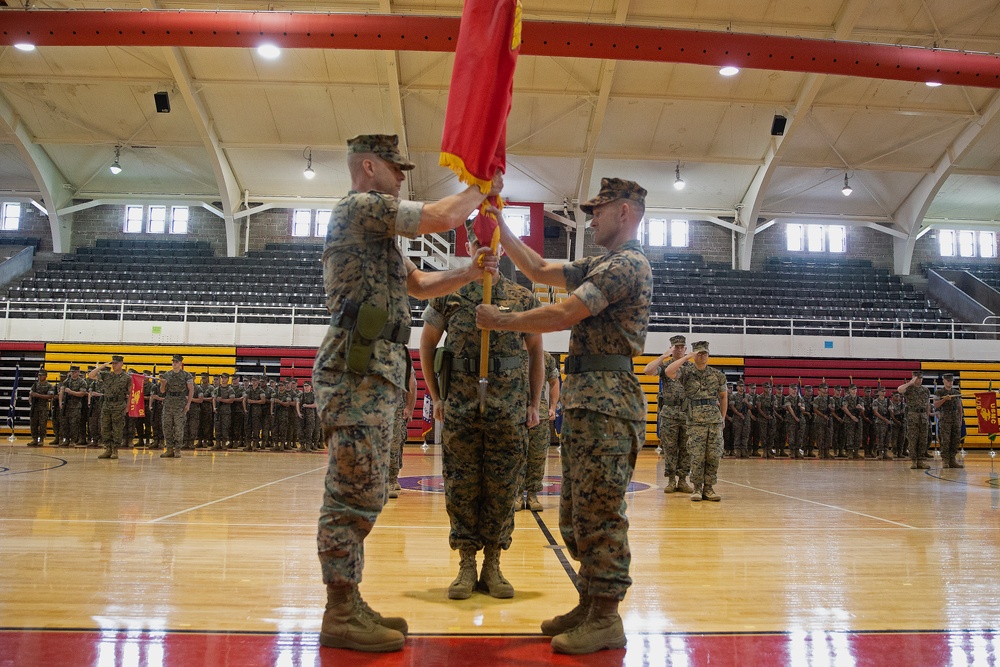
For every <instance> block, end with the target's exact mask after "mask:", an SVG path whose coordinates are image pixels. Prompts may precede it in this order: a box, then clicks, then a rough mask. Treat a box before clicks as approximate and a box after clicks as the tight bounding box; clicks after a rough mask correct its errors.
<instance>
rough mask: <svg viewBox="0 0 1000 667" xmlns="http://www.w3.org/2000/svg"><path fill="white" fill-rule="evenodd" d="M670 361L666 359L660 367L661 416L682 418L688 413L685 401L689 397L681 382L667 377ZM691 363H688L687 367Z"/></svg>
mask: <svg viewBox="0 0 1000 667" xmlns="http://www.w3.org/2000/svg"><path fill="white" fill-rule="evenodd" d="M670 361H671V360H670V359H664V360H663V363H662V364H661V365H660V374H659V375H660V395H659V400H660V414H661V415H663V416H665V417H673V418H680V417H683V416H685V415H686V413H687V410H685V408H684V399H685V398H686V396H687V395H686V394H685V393H684V385H682V384H681V382H680V380H678V379H677V378H674V379H670V378H668V377H667V374H666V369H667V366H669V365H670ZM690 363H691V362H690V361H688V362H686V364H685V365H687V364H690ZM692 365H694V364H692Z"/></svg>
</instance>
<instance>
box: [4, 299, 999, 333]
mask: <svg viewBox="0 0 1000 667" xmlns="http://www.w3.org/2000/svg"><path fill="white" fill-rule="evenodd" d="M422 310H423V308H422V306H421V305H417V304H412V306H411V314H412V324H413V326H420V325H421V320H420V315H421V313H422ZM0 314H2V317H3V318H4V319H5V320H6V319H45V320H105V321H130V320H143V321H161V322H211V323H219V324H227V323H228V324H285V325H302V324H312V325H325V324H326V323H327V322H328V321H329V317H330V315H329V313H328V311H327V309H326V308H325V307H323V306H304V305H289V306H275V305H267V306H251V305H238V304H224V303H217V304H206V303H176V302H174V303H153V302H148V303H147V302H133V301H101V302H87V301H23V300H21V301H16V300H7V301H0ZM649 328H650V331H655V332H673V333H696V332H697V333H714V334H737V335H745V336H753V335H771V336H835V337H848V338H859V337H880V338H941V339H994V340H995V339H997V338H998V334H1000V322H990V323H986V324H969V323H964V322H954V321H950V320H949V321H937V322H935V321H905V320H879V319H833V318H828V319H826V318H825V319H809V318H780V317H740V316H723V315H714V314H711V313H705V314H688V315H683V314H677V313H671V314H661V313H656V312H653V313H651V314H650V327H649Z"/></svg>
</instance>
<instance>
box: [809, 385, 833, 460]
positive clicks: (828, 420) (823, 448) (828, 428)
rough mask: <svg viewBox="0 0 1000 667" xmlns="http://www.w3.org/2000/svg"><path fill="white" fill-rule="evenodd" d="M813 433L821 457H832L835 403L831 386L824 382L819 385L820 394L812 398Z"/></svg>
mask: <svg viewBox="0 0 1000 667" xmlns="http://www.w3.org/2000/svg"><path fill="white" fill-rule="evenodd" d="M812 411H813V433H814V439H815V442H816V446H817V447H818V448H819V457H820V458H821V459H832V458H833V454H831V453H830V445H831V442H832V437H833V415H832V414H831V413H832V411H833V403H832V400H831V396H830V388H829V387H828V386H827V384H826V383H825V382H824V383H822V384H821V385H820V386H819V394H818V395H817V396H816V397H815V398H813V400H812Z"/></svg>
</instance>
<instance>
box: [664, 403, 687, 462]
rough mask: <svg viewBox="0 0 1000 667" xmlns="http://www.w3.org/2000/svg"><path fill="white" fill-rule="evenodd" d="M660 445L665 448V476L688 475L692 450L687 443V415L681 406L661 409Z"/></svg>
mask: <svg viewBox="0 0 1000 667" xmlns="http://www.w3.org/2000/svg"><path fill="white" fill-rule="evenodd" d="M659 426H660V446H661V447H662V448H663V476H664V477H667V478H669V477H675V476H676V477H687V474H688V472H690V471H691V452H690V451H689V450H688V443H687V417H686V416H684V413H683V412H682V411H681V410H680V409H679V408H674V409H673V410H669V409H668V408H667V407H664V408H661V409H660V414H659Z"/></svg>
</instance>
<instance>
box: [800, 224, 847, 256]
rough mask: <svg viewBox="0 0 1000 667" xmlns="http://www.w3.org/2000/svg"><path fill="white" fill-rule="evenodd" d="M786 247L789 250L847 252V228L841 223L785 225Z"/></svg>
mask: <svg viewBox="0 0 1000 667" xmlns="http://www.w3.org/2000/svg"><path fill="white" fill-rule="evenodd" d="M785 240H786V246H785V247H786V248H787V249H788V250H789V251H790V252H802V251H808V252H847V228H846V227H844V226H842V225H799V224H794V223H790V224H788V225H786V226H785Z"/></svg>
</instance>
